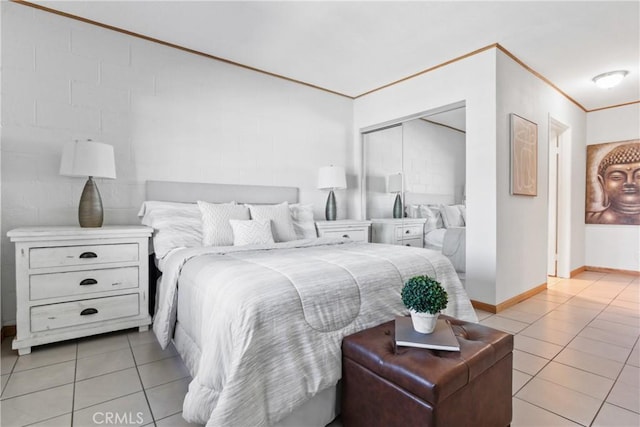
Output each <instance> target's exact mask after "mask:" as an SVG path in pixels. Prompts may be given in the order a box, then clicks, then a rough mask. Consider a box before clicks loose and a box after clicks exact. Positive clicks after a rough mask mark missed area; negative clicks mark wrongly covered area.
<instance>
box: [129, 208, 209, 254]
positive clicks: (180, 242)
mask: <svg viewBox="0 0 640 427" xmlns="http://www.w3.org/2000/svg"><path fill="white" fill-rule="evenodd" d="M138 216H139V217H142V219H141V222H142V224H143V225H146V226H147V227H151V228H153V250H154V252H155V254H156V258H158V259H162V258H164V257H165V255H167V253H169V251H171V250H173V249H175V248H182V247H187V248H191V247H199V246H202V219H201V217H200V209H199V208H198V205H197V204H195V203H177V202H160V201H147V202H144V203H142V206H141V207H140V211H139V212H138Z"/></svg>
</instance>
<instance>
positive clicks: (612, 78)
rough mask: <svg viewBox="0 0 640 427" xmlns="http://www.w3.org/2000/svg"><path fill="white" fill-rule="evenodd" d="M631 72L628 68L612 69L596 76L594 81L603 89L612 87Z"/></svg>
mask: <svg viewBox="0 0 640 427" xmlns="http://www.w3.org/2000/svg"><path fill="white" fill-rule="evenodd" d="M627 74H629V72H628V71H626V70H618V71H610V72H608V73H603V74H599V75H597V76H595V77H594V78H593V82H594V83H595V84H596V86H598V87H599V88H602V89H611V88H612V87H614V86H618V84H620V82H621V81H622V79H624V77H625V76H626V75H627Z"/></svg>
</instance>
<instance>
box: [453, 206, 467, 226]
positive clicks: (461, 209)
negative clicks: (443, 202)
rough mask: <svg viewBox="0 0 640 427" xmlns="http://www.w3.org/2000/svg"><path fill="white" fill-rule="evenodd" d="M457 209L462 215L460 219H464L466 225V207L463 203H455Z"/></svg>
mask: <svg viewBox="0 0 640 427" xmlns="http://www.w3.org/2000/svg"><path fill="white" fill-rule="evenodd" d="M456 206H457V207H458V209H460V214H461V215H462V221H464V226H465V227H466V226H467V207H466V206H465V205H456Z"/></svg>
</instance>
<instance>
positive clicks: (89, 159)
mask: <svg viewBox="0 0 640 427" xmlns="http://www.w3.org/2000/svg"><path fill="white" fill-rule="evenodd" d="M60 175H66V176H93V177H97V178H111V179H115V177H116V164H115V160H114V155H113V146H111V145H109V144H103V143H102V142H95V141H72V142H69V143H67V144H65V146H64V149H63V150H62V159H61V161H60Z"/></svg>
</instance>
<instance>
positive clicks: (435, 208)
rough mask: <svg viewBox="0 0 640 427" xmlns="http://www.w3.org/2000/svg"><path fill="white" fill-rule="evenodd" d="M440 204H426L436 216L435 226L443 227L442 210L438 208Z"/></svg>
mask: <svg viewBox="0 0 640 427" xmlns="http://www.w3.org/2000/svg"><path fill="white" fill-rule="evenodd" d="M441 206H442V205H427V207H428V208H429V209H431V212H433V213H434V215H435V216H436V221H437V223H436V228H444V220H443V219H442V211H441V209H440V207H441Z"/></svg>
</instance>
